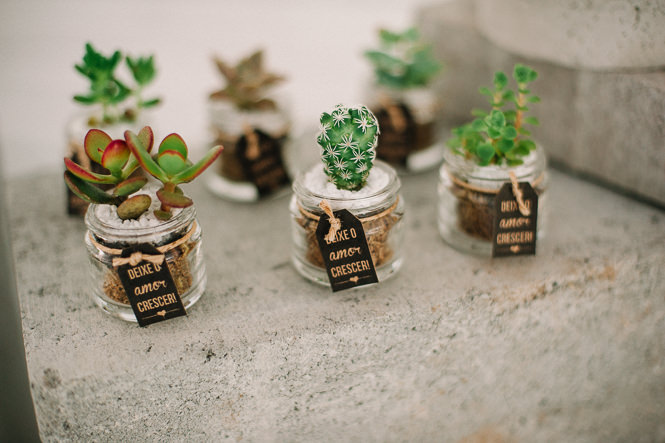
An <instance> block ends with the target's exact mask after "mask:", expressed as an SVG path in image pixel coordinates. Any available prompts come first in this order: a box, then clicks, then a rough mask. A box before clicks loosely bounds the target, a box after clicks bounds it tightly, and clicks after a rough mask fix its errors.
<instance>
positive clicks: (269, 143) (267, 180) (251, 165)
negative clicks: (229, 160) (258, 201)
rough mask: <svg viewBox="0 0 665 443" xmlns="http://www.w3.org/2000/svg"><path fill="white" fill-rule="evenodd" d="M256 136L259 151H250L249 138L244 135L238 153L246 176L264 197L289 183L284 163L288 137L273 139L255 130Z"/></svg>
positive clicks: (239, 141) (238, 145)
mask: <svg viewBox="0 0 665 443" xmlns="http://www.w3.org/2000/svg"><path fill="white" fill-rule="evenodd" d="M254 134H255V135H256V137H257V147H258V150H256V149H255V150H251V149H248V147H249V143H248V142H247V136H246V135H243V136H241V137H240V139H239V140H238V143H237V145H236V152H237V154H238V159H239V160H240V164H241V165H242V168H243V170H244V172H245V175H246V176H247V177H248V178H249V180H250V181H251V182H252V183H254V185H255V186H256V188H257V189H258V191H259V195H261V196H263V195H267V194H270V193H271V192H273V191H275V190H277V189H279V188H281V187H282V186H284V185H286V184H288V183H289V177H288V175H287V174H286V169H285V168H284V162H283V161H282V145H283V144H284V141H285V138H286V137H281V138H272V137H271V136H269V135H268V134H266V133H265V132H263V131H261V130H258V129H255V130H254Z"/></svg>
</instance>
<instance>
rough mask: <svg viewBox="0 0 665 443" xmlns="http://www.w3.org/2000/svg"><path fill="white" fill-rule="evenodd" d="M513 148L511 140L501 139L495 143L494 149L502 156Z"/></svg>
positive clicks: (513, 143) (513, 144)
mask: <svg viewBox="0 0 665 443" xmlns="http://www.w3.org/2000/svg"><path fill="white" fill-rule="evenodd" d="M514 146H515V142H514V141H513V140H512V139H506V138H502V139H501V140H499V141H497V143H496V148H497V149H498V150H499V152H501V153H502V154H505V153H507V152H509V151H510V150H511V149H513V147H514Z"/></svg>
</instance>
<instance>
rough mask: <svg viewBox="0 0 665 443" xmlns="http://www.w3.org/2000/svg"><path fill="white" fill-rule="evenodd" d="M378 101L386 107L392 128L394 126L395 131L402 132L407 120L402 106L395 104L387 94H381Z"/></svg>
mask: <svg viewBox="0 0 665 443" xmlns="http://www.w3.org/2000/svg"><path fill="white" fill-rule="evenodd" d="M379 102H380V103H381V106H383V107H384V108H385V109H386V112H387V113H388V119H389V120H390V123H391V124H392V126H393V128H395V131H397V132H398V133H401V132H404V131H405V130H406V126H407V121H406V117H405V116H404V112H403V111H402V108H400V107H399V106H397V104H396V103H395V102H394V101H393V100H392V99H391V98H390V96H388V94H381V96H380V98H379Z"/></svg>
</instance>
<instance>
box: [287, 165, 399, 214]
mask: <svg viewBox="0 0 665 443" xmlns="http://www.w3.org/2000/svg"><path fill="white" fill-rule="evenodd" d="M318 167H321V165H319V164H317V165H315V166H313V167H311V168H309V169H308V170H306V171H305V172H302V171H301V172H299V173H298V174H297V176H296V179H295V180H294V181H293V185H292V188H293V192H294V193H295V194H296V195H297V196H301V197H305V198H309V199H318V200H328V201H329V202H354V203H356V204H362V203H363V202H367V206H369V205H370V204H372V203H373V202H374V201H376V200H377V198H378V197H381V196H384V195H385V196H386V197H387V196H389V195H391V194H394V193H395V192H397V191H398V190H399V189H400V188H401V186H402V185H401V182H400V179H399V177H398V175H397V172H396V171H395V169H393V168H392V167H391V166H390V165H388V164H387V163H385V162H383V161H381V160H375V161H374V166H373V167H374V168H379V169H381V170H382V171H384V172H386V173H387V174H388V183H387V184H386V185H385V186H384V187H383V188H381V189H378V190H377V191H376V192H373V193H371V194H367V195H364V196H362V197H354V196H352V197H338V196H331V195H325V194H320V193H317V192H314V191H311V190H310V189H308V188H307V187H306V186H305V185H304V183H303V179H304V177H305V174H306V173H307V172H309V171H311V170H313V169H315V168H318ZM333 206H334V205H333ZM360 206H361V207H362V206H364V205H360Z"/></svg>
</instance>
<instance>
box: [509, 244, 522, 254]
mask: <svg viewBox="0 0 665 443" xmlns="http://www.w3.org/2000/svg"><path fill="white" fill-rule="evenodd" d="M510 251H511V252H512V253H513V254H517V253H518V252H520V247H519V246H518V245H513V246H511V247H510Z"/></svg>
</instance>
